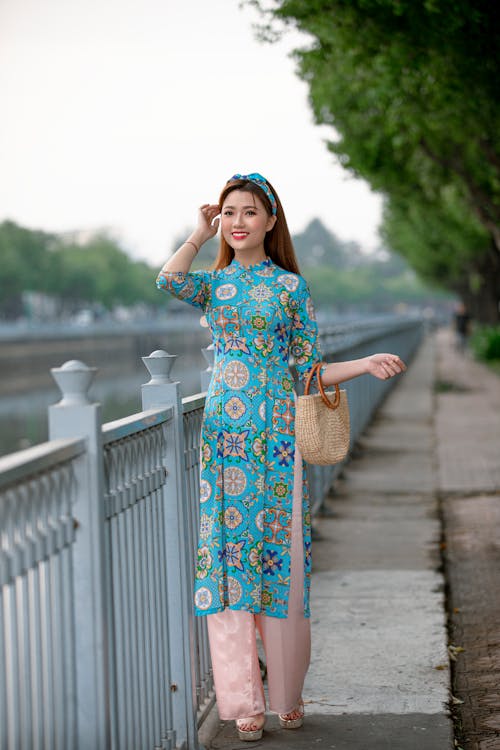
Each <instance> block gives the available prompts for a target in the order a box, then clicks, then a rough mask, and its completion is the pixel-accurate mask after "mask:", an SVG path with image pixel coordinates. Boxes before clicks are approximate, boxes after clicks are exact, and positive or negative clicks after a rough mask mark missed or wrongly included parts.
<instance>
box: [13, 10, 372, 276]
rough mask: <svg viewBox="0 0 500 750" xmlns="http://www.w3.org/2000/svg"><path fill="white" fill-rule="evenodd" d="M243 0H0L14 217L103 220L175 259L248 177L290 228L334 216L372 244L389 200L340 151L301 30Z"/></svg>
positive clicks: (148, 251)
mask: <svg viewBox="0 0 500 750" xmlns="http://www.w3.org/2000/svg"><path fill="white" fill-rule="evenodd" d="M258 20H259V17H258V14H257V12H256V11H255V10H254V9H253V8H250V7H248V6H244V7H240V3H239V1H238V0H44V1H43V2H40V0H0V102H1V109H2V116H1V118H0V221H3V220H5V219H11V220H13V221H16V222H17V223H19V224H21V225H23V226H26V227H29V228H32V229H43V230H45V231H48V232H73V231H78V232H82V233H86V232H92V231H95V230H99V229H102V228H105V229H107V230H109V231H111V232H112V233H113V235H114V236H115V237H116V238H117V239H118V240H119V241H120V243H121V244H122V246H123V247H124V248H125V249H126V250H127V251H129V252H130V254H131V255H132V256H133V257H136V258H142V259H145V260H147V261H148V262H150V263H152V264H161V263H163V261H164V259H165V258H166V257H167V256H168V254H169V253H170V252H171V250H172V247H173V243H174V242H175V240H176V239H178V238H179V237H180V238H182V237H183V236H184V235H185V234H186V233H187V232H189V231H190V229H192V228H193V227H194V225H195V223H196V216H197V209H198V206H199V205H201V204H202V203H212V202H213V203H215V202H217V199H218V195H219V193H220V190H221V188H222V187H223V186H224V184H225V182H226V181H227V180H228V179H229V177H231V176H232V175H233V174H234V173H236V172H239V173H242V174H247V173H249V172H260V173H261V174H263V175H265V176H266V177H267V178H268V179H269V180H270V182H271V183H272V184H273V185H274V187H275V188H276V190H277V192H278V193H279V196H280V199H281V201H282V203H283V206H284V209H285V213H286V216H287V220H288V224H289V226H290V229H291V231H292V232H300V231H302V230H303V229H304V228H305V226H306V225H307V223H308V222H309V221H310V220H311V219H313V218H315V217H318V218H320V219H321V220H322V221H323V222H324V223H325V225H326V226H327V227H328V228H329V229H330V230H332V231H333V232H335V234H337V236H338V237H340V238H341V239H343V240H355V241H357V242H359V243H360V244H361V246H362V248H363V249H364V250H366V251H370V250H373V249H374V248H375V247H376V246H377V245H378V238H377V226H378V224H379V222H380V217H381V209H382V201H381V198H380V196H378V195H376V194H374V193H373V192H371V191H370V189H369V187H368V185H367V184H366V183H365V182H363V181H361V180H355V179H353V178H352V177H350V176H349V175H348V174H347V172H346V171H345V170H343V169H342V168H341V167H340V165H338V164H336V163H335V158H334V156H333V155H332V154H330V152H329V151H328V150H327V147H326V145H325V144H326V141H327V140H328V139H330V140H331V139H333V138H334V137H335V133H334V131H333V130H332V129H331V128H330V127H326V126H321V127H319V126H317V125H315V124H314V122H313V116H312V112H311V109H310V106H309V104H308V99H307V96H308V88H307V85H306V84H305V83H304V82H303V81H301V80H300V79H299V78H298V76H297V75H296V72H295V62H294V61H293V59H291V57H290V55H289V52H290V51H291V49H293V47H296V46H299V45H306V44H307V39H306V38H305V37H301V36H300V35H299V34H298V33H297V32H290V34H287V35H286V36H285V38H284V39H283V40H282V41H280V42H279V43H277V44H273V45H270V44H265V43H262V42H259V41H258V40H257V37H256V33H255V29H254V24H255V23H256V22H258Z"/></svg>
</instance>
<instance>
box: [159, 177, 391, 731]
mask: <svg viewBox="0 0 500 750" xmlns="http://www.w3.org/2000/svg"><path fill="white" fill-rule="evenodd" d="M219 223H220V227H221V241H220V249H219V254H218V257H217V260H216V263H215V268H214V270H212V271H196V272H193V273H190V271H189V269H190V267H191V264H192V262H193V260H194V258H195V256H196V255H197V254H198V252H199V250H200V248H201V246H202V245H203V244H204V242H206V241H207V240H208V239H209V238H211V237H214V236H215V234H216V233H217V231H218V228H219ZM157 284H158V287H159V288H160V289H165V290H167V291H169V292H171V293H172V294H174V295H176V296H177V297H179V298H180V299H183V300H185V301H186V302H188V303H190V304H191V305H195V306H196V307H199V308H201V309H202V310H203V312H204V313H205V315H206V318H207V320H208V323H209V326H210V328H211V331H212V336H213V342H214V346H215V364H214V373H213V377H212V380H211V383H210V387H209V389H208V393H207V399H206V406H205V414H204V420H203V427H202V449H201V498H200V500H201V506H200V539H199V547H198V565H197V572H196V584H195V589H196V593H195V607H196V613H197V614H199V615H207V624H208V633H209V640H210V650H211V656H212V666H213V672H214V682H215V690H216V694H217V704H218V709H219V714H220V716H221V718H222V719H236V722H237V728H238V733H239V737H240V739H242V740H256V739H260V737H261V736H262V730H263V726H264V719H265V698H264V691H263V687H262V680H261V676H260V670H259V662H258V656H257V647H256V628H257V629H258V630H259V632H260V635H261V638H262V642H263V646H264V650H265V653H266V663H267V674H268V688H269V705H270V709H271V710H272V711H275V712H276V713H278V714H279V718H280V723H281V725H282V726H283V727H284V728H288V729H294V728H296V727H298V726H301V724H302V717H303V703H302V698H301V693H302V687H303V682H304V678H305V674H306V671H307V668H308V665H309V656H310V627H309V583H310V572H311V555H310V550H311V534H310V514H309V506H308V493H307V482H306V478H305V476H304V475H303V466H302V459H301V457H300V454H299V452H298V450H297V449H296V447H295V432H294V413H295V394H294V386H293V380H292V376H291V374H290V371H289V358H290V355H292V356H293V358H294V361H295V366H296V370H297V373H298V375H299V377H300V378H301V379H304V378H305V377H306V376H307V373H308V371H309V370H310V368H311V367H312V366H313V365H314V364H315V363H316V362H318V361H320V360H321V356H320V352H319V348H318V341H317V325H316V321H315V316H314V309H313V305H312V303H311V299H310V295H309V291H308V288H307V285H306V282H305V281H304V279H303V278H302V277H301V276H300V275H299V269H298V265H297V260H296V257H295V253H294V249H293V245H292V241H291V238H290V233H289V231H288V227H287V223H286V219H285V215H284V212H283V208H282V206H281V202H280V200H279V198H278V195H277V193H276V190H275V189H274V188H273V186H272V185H271V184H270V183H269V182H268V181H267V180H266V179H265V178H264V177H262V176H261V175H259V174H256V173H254V174H249V175H239V174H237V175H234V176H233V177H232V178H231V179H230V180H229V181H228V182H227V184H226V185H225V187H224V188H223V190H222V193H221V196H220V200H219V203H218V204H205V205H203V206H201V208H200V210H199V218H198V226H197V227H196V229H195V230H194V232H193V233H192V234H191V235H190V236H189V238H188V239H187V240H186V242H185V243H184V244H183V245H182V246H181V247H180V248H179V250H177V252H176V253H175V254H174V255H173V256H172V257H171V258H170V260H168V261H167V263H166V264H165V265H164V266H163V268H162V270H161V271H160V274H159V276H158V279H157ZM404 369H405V365H404V363H403V362H402V361H401V360H400V359H399V357H398V356H396V355H393V354H374V355H372V356H369V357H365V358H363V359H358V360H354V361H351V362H339V363H331V364H325V365H324V366H323V368H322V379H323V382H324V384H325V385H327V386H329V385H333V384H334V383H340V382H342V381H345V380H349V379H350V378H354V377H357V376H358V375H362V374H364V373H370V374H372V375H374V376H375V377H377V378H381V379H386V378H390V377H392V376H394V375H397V374H398V373H400V372H402V371H403V370H404Z"/></svg>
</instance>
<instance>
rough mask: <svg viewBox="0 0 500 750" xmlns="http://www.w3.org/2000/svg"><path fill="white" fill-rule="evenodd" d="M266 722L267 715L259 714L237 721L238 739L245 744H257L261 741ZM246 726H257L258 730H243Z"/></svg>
mask: <svg viewBox="0 0 500 750" xmlns="http://www.w3.org/2000/svg"><path fill="white" fill-rule="evenodd" d="M265 721H266V716H265V714H257V715H256V716H249V717H248V718H247V719H236V729H237V730H238V737H239V739H240V740H243V742H255V741H256V740H260V739H261V737H262V733H263V731H264V723H265ZM245 725H249V726H256V727H257V729H243V728H242V727H243V726H245Z"/></svg>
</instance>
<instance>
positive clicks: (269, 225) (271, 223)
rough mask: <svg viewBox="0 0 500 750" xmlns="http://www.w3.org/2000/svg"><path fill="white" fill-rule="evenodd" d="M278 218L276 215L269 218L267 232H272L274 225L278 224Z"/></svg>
mask: <svg viewBox="0 0 500 750" xmlns="http://www.w3.org/2000/svg"><path fill="white" fill-rule="evenodd" d="M277 218H278V217H277V216H275V215H274V214H271V216H269V217H268V219H267V224H266V232H270V231H271V229H272V228H273V227H274V225H275V224H276V219H277Z"/></svg>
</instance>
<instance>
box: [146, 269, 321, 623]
mask: <svg viewBox="0 0 500 750" xmlns="http://www.w3.org/2000/svg"><path fill="white" fill-rule="evenodd" d="M157 285H158V288H160V289H164V290H166V291H168V292H171V293H172V294H174V295H175V296H176V297H178V298H179V299H182V300H184V301H186V302H188V303H190V304H191V305H194V306H195V307H199V308H200V309H201V310H203V312H204V313H205V316H206V319H207V321H208V324H209V326H210V329H211V332H212V337H213V344H214V348H215V363H214V371H213V376H212V380H211V383H210V386H209V389H208V393H207V398H206V404H205V412H204V417H203V424H202V435H201V476H200V531H199V545H198V561H197V570H196V581H195V610H196V614H201V615H206V614H212V613H214V612H221V611H222V610H223V609H225V608H227V607H229V608H230V609H235V610H244V611H247V612H252V613H259V612H260V613H263V614H266V615H270V616H274V617H281V618H283V617H286V616H287V612H288V594H289V589H290V545H291V523H292V500H293V489H294V486H293V483H294V458H295V394H294V383H293V378H292V376H291V373H290V370H289V359H290V355H292V356H293V359H294V361H295V366H296V369H297V372H298V374H299V377H301V378H304V377H305V376H306V375H307V372H308V371H309V369H310V368H311V367H312V366H313V365H314V364H315V363H316V362H318V361H320V359H321V357H320V353H319V349H318V341H317V338H318V336H317V325H316V320H315V315H314V310H313V306H312V302H311V298H310V294H309V290H308V288H307V285H306V282H305V281H304V279H303V278H302V277H301V276H299V275H297V274H294V273H291V272H288V271H285V270H283V269H282V268H280V267H279V266H277V265H276V264H275V263H273V262H272V261H271V259H270V258H266V260H264V261H262V262H261V263H258V264H256V265H253V266H250V267H249V268H246V267H245V266H243V265H242V264H241V263H239V262H238V261H237V260H233V261H232V263H231V264H230V265H229V266H227V267H226V268H224V269H222V270H218V271H194V272H190V273H177V272H170V273H167V272H161V273H160V274H159V276H158V279H157ZM302 489H303V492H302V497H303V501H302V502H303V536H304V614H305V616H309V583H310V572H311V523H310V512H309V500H308V491H307V480H306V478H305V472H304V480H303V488H302Z"/></svg>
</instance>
